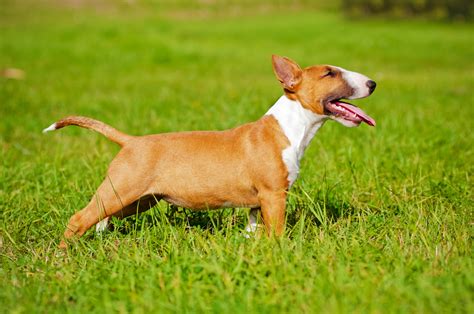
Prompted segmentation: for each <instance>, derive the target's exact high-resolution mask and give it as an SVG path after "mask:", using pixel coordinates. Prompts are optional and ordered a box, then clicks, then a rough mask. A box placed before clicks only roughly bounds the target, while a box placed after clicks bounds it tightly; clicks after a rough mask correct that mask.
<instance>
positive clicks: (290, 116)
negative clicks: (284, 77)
mask: <svg viewBox="0 0 474 314" xmlns="http://www.w3.org/2000/svg"><path fill="white" fill-rule="evenodd" d="M265 115H273V116H274V117H275V119H276V120H277V121H278V124H280V127H281V128H282V130H283V133H285V136H286V137H287V138H288V140H289V141H290V146H289V147H287V148H285V149H284V150H283V152H282V158H283V162H284V163H285V165H286V168H287V169H288V182H289V187H291V186H292V185H293V183H294V182H295V180H296V178H297V177H298V173H299V170H300V160H301V158H302V157H303V154H304V151H305V149H306V147H307V146H308V145H309V143H310V142H311V140H312V139H313V137H314V135H315V134H316V132H317V131H318V130H319V128H320V127H321V126H322V125H323V123H324V122H325V121H326V120H327V118H328V117H327V116H324V115H318V114H315V113H314V112H312V111H311V110H308V109H305V108H303V106H302V105H301V104H300V103H299V102H298V101H294V100H290V99H288V98H287V97H286V96H281V97H280V99H278V101H277V102H276V103H275V104H274V105H273V106H272V107H271V108H270V110H268V112H267V113H266V114H265Z"/></svg>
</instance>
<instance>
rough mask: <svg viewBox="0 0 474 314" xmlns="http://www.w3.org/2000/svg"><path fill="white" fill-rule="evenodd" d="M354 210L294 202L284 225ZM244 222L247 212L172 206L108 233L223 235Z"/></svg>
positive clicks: (317, 221) (320, 221) (321, 221)
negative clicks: (166, 230) (157, 230)
mask: <svg viewBox="0 0 474 314" xmlns="http://www.w3.org/2000/svg"><path fill="white" fill-rule="evenodd" d="M356 211H357V208H355V207H354V206H352V205H351V204H349V203H348V202H346V201H344V200H340V199H337V198H334V197H329V198H328V197H325V198H318V197H316V198H315V199H314V200H312V201H307V200H302V199H296V200H293V202H292V203H291V204H290V203H287V215H286V225H287V228H289V229H291V228H293V227H294V226H295V225H296V224H297V223H298V222H299V221H300V219H301V218H302V217H303V216H304V217H305V221H306V223H309V224H314V225H316V226H321V225H325V226H327V225H330V224H332V223H335V222H336V221H337V220H338V219H339V218H341V217H344V216H348V215H351V214H352V213H354V212H356ZM247 221H248V209H246V208H240V209H230V208H228V209H218V210H202V211H193V210H190V209H186V208H181V207H177V206H174V205H169V204H167V205H166V208H165V209H163V206H155V207H152V208H151V209H150V210H149V211H147V212H144V213H142V214H138V215H132V216H129V217H127V218H125V219H120V220H119V219H113V221H112V224H111V226H110V230H114V231H116V232H119V233H122V234H128V233H130V232H132V231H136V230H137V229H141V228H154V227H157V226H160V225H163V224H167V225H171V226H172V227H174V228H184V229H188V230H192V229H198V230H203V231H207V232H210V233H215V232H219V233H221V234H224V235H225V234H227V233H229V232H235V229H238V230H244V228H245V226H246V224H247Z"/></svg>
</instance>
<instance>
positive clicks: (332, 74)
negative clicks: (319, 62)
mask: <svg viewBox="0 0 474 314" xmlns="http://www.w3.org/2000/svg"><path fill="white" fill-rule="evenodd" d="M326 76H329V77H335V76H336V72H334V71H333V70H331V69H328V70H326V73H324V75H323V77H326Z"/></svg>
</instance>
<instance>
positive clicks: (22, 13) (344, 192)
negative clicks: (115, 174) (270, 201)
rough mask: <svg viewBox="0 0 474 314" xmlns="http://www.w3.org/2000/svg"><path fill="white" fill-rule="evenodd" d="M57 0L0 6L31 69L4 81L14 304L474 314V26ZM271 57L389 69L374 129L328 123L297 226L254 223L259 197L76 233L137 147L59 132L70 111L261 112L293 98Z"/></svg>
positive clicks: (33, 307) (298, 190) (3, 42)
mask: <svg viewBox="0 0 474 314" xmlns="http://www.w3.org/2000/svg"><path fill="white" fill-rule="evenodd" d="M92 2H93V3H95V2H94V1H92ZM58 3H59V2H53V1H49V2H48V1H40V2H33V1H26V2H18V1H13V0H3V1H2V4H1V5H0V6H1V8H0V27H1V28H0V33H1V34H0V68H5V67H15V68H19V69H22V70H23V71H25V75H26V76H25V78H24V79H22V80H14V79H6V78H2V77H0V149H1V161H0V162H1V168H0V213H1V216H0V217H1V220H0V258H1V264H0V265H1V266H0V308H2V312H6V313H31V312H44V313H46V312H47V313H64V312H71V313H79V312H80V313H87V312H96V313H107V312H120V313H125V312H134V313H146V312H171V313H182V312H187V313H194V312H196V313H203V312H206V313H207V312H216V313H284V312H285V313H286V312H289V313H301V312H303V313H314V312H323V313H353V312H356V313H357V312H359V313H367V312H370V313H399V312H411V313H473V312H474V299H473V294H474V276H473V273H474V267H473V245H472V237H473V226H474V225H473V224H474V217H473V206H474V201H473V179H472V175H473V173H474V132H473V116H474V101H473V97H472V90H473V87H474V45H473V32H474V27H473V25H472V24H462V23H458V24H456V23H455V24H443V23H434V22H427V21H422V20H415V21H402V20H398V21H385V20H381V19H375V20H348V19H346V18H344V17H343V16H342V15H340V14H339V13H337V11H334V10H329V11H327V12H324V11H318V10H316V9H314V8H307V7H305V6H304V5H303V6H302V7H296V8H293V9H291V10H285V8H284V7H283V8H282V7H281V6H276V7H275V8H272V7H271V6H270V7H265V6H264V7H262V8H261V9H259V10H252V8H246V7H245V6H244V7H241V8H240V10H230V11H225V10H223V9H222V8H220V9H219V10H216V11H212V10H211V11H205V10H204V11H203V10H198V9H196V11H193V10H186V9H184V7H180V6H179V4H177V5H169V6H168V7H167V6H160V5H158V4H156V3H155V4H147V5H145V4H143V3H141V2H138V4H133V3H132V2H130V3H132V4H128V5H127V4H124V3H122V4H120V5H118V4H117V5H110V4H109V5H103V6H101V5H96V6H94V7H93V8H91V7H87V6H81V5H79V6H72V7H71V6H68V5H58ZM65 3H71V4H72V3H76V2H74V1H70V2H65ZM78 3H80V1H79V2H78ZM183 3H185V1H184V2H183ZM272 53H277V54H281V55H286V56H289V57H291V58H293V59H294V60H296V61H298V62H299V63H300V64H301V65H303V66H308V65H312V64H318V63H327V64H334V65H339V66H342V67H345V68H348V69H351V70H354V71H358V72H361V73H364V74H366V75H368V76H370V77H371V78H373V79H374V80H376V81H377V83H378V87H377V90H376V91H375V93H374V94H373V95H372V96H371V97H369V98H367V99H364V100H358V101H354V103H355V104H357V105H360V106H361V107H362V108H363V109H364V110H365V111H366V112H367V113H369V114H370V115H371V116H372V117H374V118H375V120H376V121H377V126H376V127H375V128H370V127H368V126H367V125H362V126H360V127H359V128H356V129H348V128H344V127H343V126H341V125H339V124H337V123H335V122H328V123H327V124H326V125H325V126H324V127H323V128H322V130H321V131H320V132H319V133H318V135H317V136H316V138H315V139H314V140H313V142H312V144H311V145H310V148H309V149H308V151H307V153H306V155H305V157H304V159H303V161H302V169H301V175H300V177H299V179H298V181H297V182H296V184H295V185H294V186H293V188H292V189H291V190H290V191H289V199H288V206H287V209H288V211H287V230H286V234H285V236H283V237H282V238H281V239H279V240H276V239H267V238H265V237H261V238H252V239H246V238H244V237H243V236H242V230H243V228H244V226H245V224H246V222H247V215H248V210H247V209H235V210H233V209H226V210H221V211H213V212H200V213H192V212H190V211H189V210H186V209H180V208H173V207H169V206H168V205H167V204H166V203H159V204H158V205H157V206H156V207H154V208H153V209H151V210H150V211H148V212H146V213H144V214H142V215H140V216H138V217H132V218H129V219H126V220H123V221H116V222H115V223H116V228H115V230H113V231H110V232H106V233H104V234H102V235H96V234H95V233H94V232H93V231H89V232H88V233H87V234H86V235H85V236H84V237H83V238H81V239H80V240H77V241H75V242H74V243H73V245H72V246H71V248H70V249H69V250H68V251H67V252H63V251H61V250H59V249H58V248H57V245H58V243H59V240H60V238H61V235H62V232H63V231H64V228H65V225H66V223H67V221H68V219H69V217H70V216H71V215H72V214H73V213H74V212H75V211H77V210H79V209H80V208H82V207H83V206H84V205H85V204H86V203H87V202H88V200H89V199H90V198H91V196H92V195H93V193H94V191H95V189H96V188H97V186H98V184H99V183H100V182H101V181H102V179H103V177H104V174H105V171H106V169H107V166H108V163H109V162H110V161H111V160H112V158H113V157H114V155H115V154H116V153H117V152H118V147H117V146H116V145H115V144H113V143H111V142H109V141H108V140H106V139H105V138H104V137H102V136H101V135H99V134H96V133H94V132H90V131H87V130H84V129H79V128H73V127H71V128H67V129H64V130H61V131H58V132H55V133H49V134H46V135H44V134H42V133H41V130H42V129H43V128H45V127H47V126H48V125H50V124H51V123H52V122H54V121H56V120H58V119H59V118H61V117H63V116H66V115H69V114H80V115H86V116H91V117H94V118H96V119H100V120H102V121H104V122H106V123H109V124H111V125H113V126H115V127H117V128H118V129H120V130H122V131H124V132H127V133H130V134H136V135H139V134H151V133H160V132H170V131H180V130H202V129H226V128H231V127H234V126H236V125H239V124H242V123H245V122H248V121H253V120H256V119H258V118H259V117H260V116H262V115H263V114H264V113H265V111H266V110H267V109H268V108H269V107H270V106H271V105H272V104H273V103H274V102H275V100H276V99H277V98H278V97H279V96H280V95H281V94H282V91H281V89H280V87H279V84H278V82H277V81H276V79H275V77H274V75H273V72H272V69H271V62H270V56H271V54H272Z"/></svg>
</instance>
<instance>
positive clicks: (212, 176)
mask: <svg viewBox="0 0 474 314" xmlns="http://www.w3.org/2000/svg"><path fill="white" fill-rule="evenodd" d="M272 65H273V71H274V73H275V75H276V78H277V79H278V81H280V83H281V86H282V87H283V96H281V97H280V98H279V99H278V101H277V102H276V103H275V104H274V105H273V106H272V107H271V108H270V109H269V110H268V112H267V113H266V114H265V115H264V116H263V117H262V118H260V119H259V120H257V121H255V122H250V123H247V124H244V125H241V126H238V127H236V128H233V129H230V130H225V131H192V132H178V133H164V134H155V135H145V136H132V135H128V134H125V133H122V132H120V131H118V130H116V129H114V128H113V127H111V126H109V125H107V124H105V123H103V122H100V121H97V120H94V119H90V118H86V117H80V116H70V117H66V118H64V119H61V120H59V121H57V122H55V123H53V124H52V125H51V126H49V127H48V128H46V129H44V130H43V132H48V131H53V130H58V129H61V128H63V127H65V126H68V125H76V126H80V127H83V128H88V129H92V130H94V131H97V132H99V133H101V134H103V135H104V136H106V137H107V138H108V139H109V140H111V141H113V142H115V143H117V144H119V145H120V146H121V147H122V148H121V150H120V151H119V153H118V154H117V156H116V157H115V159H114V160H113V161H112V162H111V164H110V166H109V168H108V171H107V176H106V178H105V180H104V181H103V182H102V184H101V185H100V186H99V188H98V189H97V191H96V193H95V194H94V196H93V197H92V200H91V201H90V202H89V204H88V205H87V206H86V207H84V208H83V209H82V210H80V211H79V212H77V213H75V214H74V215H73V216H72V217H71V218H70V220H69V223H68V225H67V228H66V230H65V232H64V238H63V239H62V240H61V243H60V247H61V248H66V247H67V242H66V241H67V240H68V239H70V238H71V237H74V236H77V237H79V236H82V235H83V234H84V233H85V232H86V231H87V230H88V229H89V228H91V227H92V226H94V225H97V227H96V229H97V231H101V230H103V229H105V228H106V227H107V224H108V220H109V219H110V217H118V218H124V217H126V216H129V215H132V214H136V213H138V212H142V211H145V210H148V209H149V208H151V207H153V206H154V205H155V204H156V202H158V201H159V200H165V201H167V202H168V203H171V204H174V205H176V206H180V207H186V208H190V209H194V210H205V209H217V208H226V207H239V208H241V207H247V208H250V215H249V223H248V225H247V227H246V230H247V231H249V232H253V231H255V230H256V229H257V227H258V225H257V218H258V216H259V215H260V214H261V216H262V218H263V226H264V227H265V230H266V233H267V234H268V235H269V236H271V235H275V236H280V235H281V234H282V233H283V232H284V226H285V206H286V197H287V192H288V190H289V189H290V187H291V186H292V185H293V183H294V182H295V180H296V179H297V177H298V174H299V170H300V161H301V158H302V157H303V154H304V152H305V149H306V147H307V146H308V145H309V143H310V142H311V139H312V138H313V137H314V135H315V134H316V132H317V131H318V130H319V129H320V127H321V126H322V125H323V124H324V123H325V122H326V121H327V120H335V121H337V122H339V123H341V124H343V125H344V126H347V127H355V126H358V125H360V124H361V123H362V122H364V123H367V124H368V125H370V126H375V121H374V119H372V118H371V117H370V116H368V115H367V114H366V113H365V112H364V111H362V110H361V109H360V108H358V107H356V106H354V105H351V104H349V103H347V102H345V101H342V99H346V100H348V99H358V98H364V97H367V96H369V95H371V94H372V93H373V91H374V90H375V87H376V83H375V82H374V81H373V80H371V79H369V78H368V77H366V76H364V75H362V74H359V73H356V72H351V71H348V70H345V69H343V68H340V67H336V66H330V65H317V66H310V67H306V68H304V69H302V68H301V67H300V66H299V65H298V64H297V63H296V62H294V61H292V60H291V59H289V58H286V57H281V56H277V55H272Z"/></svg>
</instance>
